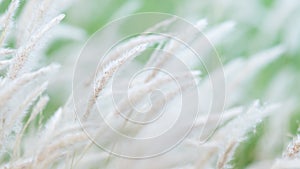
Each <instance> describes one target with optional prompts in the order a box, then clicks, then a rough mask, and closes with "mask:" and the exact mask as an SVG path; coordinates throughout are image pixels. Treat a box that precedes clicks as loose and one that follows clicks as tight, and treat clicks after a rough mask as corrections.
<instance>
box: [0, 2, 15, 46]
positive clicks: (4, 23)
mask: <svg viewBox="0 0 300 169" xmlns="http://www.w3.org/2000/svg"><path fill="white" fill-rule="evenodd" d="M18 6H19V0H12V1H11V3H10V5H9V7H8V10H7V11H6V13H5V14H4V15H3V16H2V18H1V19H0V29H1V33H0V46H2V44H3V43H4V42H5V41H6V38H7V36H8V33H9V31H10V29H11V27H12V24H13V17H14V15H15V13H16V10H17V9H18Z"/></svg>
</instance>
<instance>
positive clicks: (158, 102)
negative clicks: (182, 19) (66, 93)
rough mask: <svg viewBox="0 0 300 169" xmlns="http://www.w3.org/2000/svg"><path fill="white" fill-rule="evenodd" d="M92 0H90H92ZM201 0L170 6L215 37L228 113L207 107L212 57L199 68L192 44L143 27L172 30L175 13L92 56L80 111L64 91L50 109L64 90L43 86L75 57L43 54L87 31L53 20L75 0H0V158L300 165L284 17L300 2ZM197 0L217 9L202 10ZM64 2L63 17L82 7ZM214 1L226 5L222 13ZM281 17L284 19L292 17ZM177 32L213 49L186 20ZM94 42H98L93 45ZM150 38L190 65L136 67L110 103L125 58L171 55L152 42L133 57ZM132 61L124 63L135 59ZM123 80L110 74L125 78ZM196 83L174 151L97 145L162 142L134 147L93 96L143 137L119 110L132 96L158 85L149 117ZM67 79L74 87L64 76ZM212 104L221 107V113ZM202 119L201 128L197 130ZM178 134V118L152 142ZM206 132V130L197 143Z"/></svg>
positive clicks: (293, 29) (291, 50)
mask: <svg viewBox="0 0 300 169" xmlns="http://www.w3.org/2000/svg"><path fill="white" fill-rule="evenodd" d="M84 3H86V2H84ZM93 3H95V2H94V1H91V4H93ZM181 3H183V4H181ZM198 3H199V2H198V1H196V0H195V1H194V0H189V1H188V2H185V3H184V2H180V3H179V2H178V4H177V5H178V6H182V7H183V8H186V9H190V10H189V11H188V12H186V13H184V12H185V11H182V10H181V9H180V8H179V7H178V8H177V7H174V11H176V13H179V14H180V13H182V15H185V16H186V17H187V18H190V19H191V20H192V21H194V22H193V23H194V26H195V28H196V29H197V30H199V31H201V32H203V33H204V35H205V37H206V38H207V39H208V40H209V41H210V42H211V43H212V44H214V45H216V48H217V50H218V51H219V53H220V55H221V60H222V62H223V65H224V67H223V68H222V69H223V71H222V73H223V74H224V78H225V79H224V80H225V84H226V85H225V86H224V87H225V89H224V90H225V91H226V93H225V94H226V95H225V96H224V97H225V98H226V100H225V101H224V102H225V103H224V105H225V106H224V108H225V110H224V112H217V114H213V115H210V116H209V118H208V115H207V113H206V112H207V109H208V108H207V107H206V106H207V105H210V104H212V103H210V102H209V100H210V99H211V97H213V96H212V95H211V93H212V92H213V91H212V89H211V88H210V85H209V83H210V82H211V76H212V77H214V76H218V75H219V73H220V72H219V70H218V69H215V70H214V68H215V67H214V66H212V70H211V72H210V73H211V74H206V73H205V72H203V70H201V71H202V72H201V71H200V70H199V69H198V67H199V63H198V62H196V61H195V60H192V58H190V57H189V53H188V51H186V50H185V49H184V48H182V46H181V45H180V44H178V43H177V42H176V41H174V40H172V39H169V38H166V37H162V36H157V35H156V34H151V33H150V34H149V33H147V32H154V31H157V30H165V29H168V28H169V27H171V26H172V24H173V22H175V19H174V18H171V19H168V20H164V21H162V22H159V23H156V25H152V27H150V28H147V29H145V30H144V31H145V33H143V34H141V35H140V36H136V37H131V38H129V39H126V40H125V41H123V42H122V43H120V44H119V46H118V47H117V49H114V50H112V52H110V53H109V54H108V56H107V57H106V58H105V59H104V60H103V62H102V64H100V67H99V68H98V70H97V73H96V75H95V77H94V78H95V80H94V81H93V80H91V79H90V78H91V77H88V78H87V79H85V80H87V81H83V84H82V91H83V93H80V94H82V98H87V99H85V100H80V101H82V102H80V105H79V107H80V109H82V112H83V114H82V116H81V117H80V116H78V115H77V116H76V113H75V112H76V111H78V110H76V109H75V107H76V106H74V104H75V103H74V100H73V99H72V96H70V97H69V98H68V99H66V101H65V103H62V104H61V105H60V106H59V107H58V108H56V107H55V109H56V110H55V111H53V112H51V111H49V110H46V107H47V104H48V103H51V102H52V101H53V99H55V98H57V96H60V93H59V90H57V91H55V90H54V91H51V92H52V94H54V95H56V97H55V96H54V97H49V96H48V94H49V93H50V92H49V91H47V90H51V87H48V86H49V83H51V82H53V81H56V82H59V81H63V82H66V80H61V79H60V78H63V79H67V80H68V79H70V76H72V75H71V73H70V74H67V73H66V72H68V71H65V70H66V69H69V68H70V67H72V66H73V65H70V64H73V63H74V61H73V62H70V63H66V62H68V61H69V60H68V59H70V58H72V59H73V60H75V57H73V56H70V57H66V58H64V59H63V60H64V62H62V63H61V64H62V66H60V65H59V64H57V63H49V64H48V63H47V61H45V60H46V58H47V55H50V54H49V51H48V50H49V48H50V47H51V45H53V44H55V43H58V42H55V40H56V39H57V38H65V39H76V40H78V39H79V40H85V36H84V35H83V34H84V33H82V31H81V30H79V29H78V28H75V27H74V26H71V25H68V23H69V24H71V23H72V22H74V21H72V18H70V19H69V21H68V22H65V23H61V22H62V21H63V20H64V18H65V14H63V12H64V11H65V10H66V9H67V8H68V7H69V6H71V5H72V3H71V1H69V0H65V1H59V0H52V1H49V0H42V1H36V0H28V1H20V0H11V1H3V2H1V0H0V5H3V6H5V4H6V5H7V8H5V10H4V11H3V13H1V16H0V168H1V169H24V168H34V169H40V168H91V169H92V168H131V169H134V168H136V169H141V168H142V169H147V168H149V169H150V168H163V169H165V168H166V169H178V168H185V169H192V168H195V169H196V168H197V169H199V168H203V169H210V168H216V169H225V168H249V169H261V168H274V169H275V168H276V169H277V168H278V169H280V168H300V139H299V138H300V136H299V135H297V133H298V130H297V129H298V122H297V119H298V118H299V114H297V112H298V111H299V107H298V105H297V103H298V101H299V99H300V98H299V96H298V95H297V94H299V93H298V91H297V84H298V80H297V79H295V78H297V77H298V76H297V75H298V74H299V63H300V62H299V59H298V58H297V56H298V55H299V53H300V50H299V48H298V46H297V44H298V41H299V40H298V39H300V38H299V37H300V36H299V35H300V31H299V30H298V29H297V26H299V24H296V23H292V22H293V21H294V20H295V21H297V16H299V14H298V13H299V12H298V11H297V9H298V10H299V9H300V6H299V5H298V4H299V3H298V2H297V1H295V0H287V1H283V0H277V1H275V0H274V1H258V0H254V1H251V2H237V1H235V2H234V1H232V0H223V1H220V2H218V1H203V2H202V4H201V3H200V4H198ZM76 4H77V3H76ZM76 4H75V5H74V9H80V4H81V2H80V1H78V4H79V5H78V4H77V6H76ZM123 6H125V7H127V8H128V10H129V11H127V12H133V11H138V9H139V8H142V7H141V4H140V3H138V2H136V1H132V2H128V3H125V4H123ZM175 6H176V5H175ZM116 8H117V7H116ZM248 8H249V9H248ZM205 9H211V10H215V12H207V11H206V10H205ZM246 9H248V10H246ZM250 9H255V10H257V14H256V15H254V13H253V12H251V11H250V12H249V10H250ZM72 10H73V9H72V8H70V10H69V12H68V13H67V16H68V14H70V17H72V16H73V19H75V20H76V17H78V14H74V11H72ZM119 10H120V11H121V12H120V14H119V15H122V8H121V9H119ZM219 11H223V12H225V14H224V15H222V14H219V13H218V12H219ZM279 11H282V12H279ZM86 12H88V11H86ZM123 12H124V10H123ZM125 12H126V10H125ZM78 13H79V15H80V12H78ZM115 13H116V15H115V17H118V13H117V12H115ZM197 13H199V15H201V16H200V17H203V16H205V17H206V18H207V19H200V20H199V21H195V18H199V16H198V15H197ZM84 15H89V14H84ZM252 15H254V16H252ZM287 18H292V19H291V21H289V20H288V19H287ZM77 19H80V17H78V18H77ZM91 20H92V18H91ZM82 22H84V20H83V21H82ZM207 22H208V23H210V24H208V23H207ZM73 24H74V23H73ZM141 24H143V23H141ZM294 24H295V25H296V26H294ZM83 27H84V26H83ZM177 31H178V32H176V33H178V34H179V36H181V37H182V38H183V39H184V40H186V41H194V42H195V43H196V45H195V46H197V47H199V48H200V50H201V51H202V52H203V54H205V55H207V57H206V58H204V59H206V60H210V56H211V53H210V52H211V51H212V48H211V46H207V45H205V43H201V42H203V39H201V37H200V40H199V39H198V40H197V38H199V37H197V35H199V34H197V33H195V32H193V31H189V30H188V31H187V30H177ZM245 32H246V33H245ZM65 34H68V35H65ZM120 34H121V33H120ZM116 36H117V35H116ZM297 37H298V39H297ZM112 38H113V37H112ZM195 39H196V40H195ZM197 42H199V45H197ZM65 44H67V43H65ZM97 45H98V44H97ZM97 45H95V46H94V47H95V48H97ZM66 46H67V45H66ZM77 48H78V46H77V45H74V46H72V45H70V46H68V47H66V48H56V49H57V50H61V51H60V52H57V53H56V55H58V54H59V55H60V56H59V57H63V56H67V55H71V54H73V53H74V51H77V50H78V49H77ZM148 48H154V49H159V50H164V51H167V52H170V53H172V52H174V53H176V54H178V55H179V56H180V57H181V60H180V61H181V62H183V63H185V64H186V65H188V66H190V67H191V72H188V73H187V72H184V71H183V72H179V73H177V74H175V75H173V77H172V78H170V77H168V76H165V75H163V74H161V73H160V72H158V71H156V70H151V71H150V72H148V73H146V74H142V76H141V77H139V79H138V81H134V83H133V84H131V86H130V88H129V89H128V93H129V94H128V97H129V101H130V102H128V100H127V99H124V98H118V99H120V102H118V107H117V110H116V109H115V107H113V106H112V104H111V103H110V101H109V100H108V99H106V96H110V95H113V94H114V93H113V92H118V91H111V89H110V87H109V86H110V83H111V81H112V77H113V76H114V75H115V74H117V73H118V72H119V71H120V70H121V71H124V70H123V68H128V67H126V65H127V64H128V63H133V65H134V66H136V67H155V68H165V67H168V66H170V65H172V64H174V63H173V61H174V58H172V55H169V54H166V53H160V52H157V51H154V52H150V54H149V59H147V60H146V61H139V60H138V59H137V57H138V56H140V55H142V54H143V53H144V52H145V51H146V50H147V49H148ZM91 53H92V52H91ZM61 55H63V56H61ZM240 55H246V56H245V57H240ZM52 57H54V56H52ZM54 58H55V57H54ZM50 60H51V59H50ZM128 69H129V70H128V71H131V67H129V68H128ZM60 72H64V73H66V75H63V76H59V74H62V73H60ZM124 72H125V71H124ZM200 77H201V78H200ZM174 79H176V80H177V81H180V83H181V85H182V86H183V89H184V90H182V89H178V88H176V87H174V85H172V81H173V80H174ZM262 79H263V80H262ZM121 80H124V79H121ZM121 80H120V82H118V83H120V84H121V82H122V81H121ZM126 80H128V79H125V81H126ZM93 82H94V83H93ZM68 84H70V83H68V82H66V83H65V84H63V85H61V86H68ZM194 84H196V90H197V91H199V93H200V94H201V97H200V99H199V102H200V103H196V104H200V105H201V106H202V107H201V108H200V112H199V115H198V116H197V117H196V119H195V122H194V124H193V125H192V130H191V132H190V134H189V136H188V137H186V138H185V139H184V140H183V141H182V142H181V143H180V144H178V145H177V146H176V147H174V148H173V149H172V150H170V151H168V152H167V153H165V154H162V155H159V156H155V157H152V158H145V159H143V160H135V159H130V158H122V157H117V156H115V155H112V154H110V153H109V152H106V151H104V150H102V149H100V148H99V147H98V146H97V145H96V144H95V140H98V141H99V140H100V142H101V143H103V144H104V145H105V146H106V147H109V148H110V150H111V153H113V152H114V151H117V150H120V152H122V151H125V152H126V151H131V154H136V155H143V154H144V153H145V154H147V153H149V152H152V150H156V149H155V147H159V146H160V145H153V146H149V147H144V146H143V144H138V145H134V144H133V143H131V142H128V141H127V140H125V139H122V138H121V137H116V136H115V135H113V134H111V130H110V128H107V127H106V126H103V125H102V124H99V121H97V116H98V115H99V114H98V113H97V106H99V105H97V104H98V103H99V104H104V105H105V106H103V107H104V108H105V110H104V112H105V119H106V120H107V121H108V122H109V123H110V124H111V125H112V127H114V128H115V129H118V130H120V131H121V132H122V133H123V134H124V133H125V134H128V136H131V137H139V136H141V135H142V136H144V135H147V134H148V133H151V131H149V130H151V128H148V127H147V126H144V125H136V124H131V123H130V122H128V119H127V120H124V119H121V118H120V116H121V115H124V114H125V115H126V116H128V117H131V116H132V113H133V112H134V111H135V110H134V108H133V107H132V105H131V104H132V103H134V104H137V105H140V104H141V105H142V104H143V103H144V102H147V101H146V100H145V99H144V98H145V97H146V96H148V94H149V93H153V92H154V91H155V90H156V89H162V90H165V91H166V94H165V95H164V96H165V97H164V98H163V99H161V98H159V97H153V103H152V104H153V107H152V109H151V110H149V111H147V113H148V114H147V115H146V116H144V118H146V120H148V119H151V116H152V115H153V114H157V113H159V112H160V111H162V109H163V108H164V106H165V105H167V108H168V109H167V110H169V111H171V112H176V110H177V109H180V105H178V104H177V103H178V102H177V101H178V98H180V95H182V94H184V95H185V94H187V96H190V95H189V94H190V93H189V91H191V90H193V89H194V87H195V86H194ZM57 85H59V84H57ZM54 86H55V85H54ZM68 88H71V84H70V86H68ZM287 88H289V89H291V90H293V89H294V90H296V91H290V90H289V89H287ZM85 91H88V92H86V93H85ZM192 96H193V95H191V97H192ZM257 99H259V100H257ZM193 100H196V99H194V98H191V101H190V104H191V105H192V104H194V103H193ZM77 104H78V103H77ZM186 110H189V109H186ZM180 113H187V114H189V113H188V112H180ZM218 113H222V118H221V119H220V116H219V115H220V114H218ZM187 119H189V118H187ZM144 120H145V119H144ZM164 120H165V121H163V122H162V123H158V124H157V126H154V127H155V128H163V127H165V125H167V124H169V123H171V122H172V119H168V118H165V119H164ZM79 121H80V122H79ZM103 123H104V122H103ZM190 123H191V121H189V120H183V125H190ZM216 124H218V126H217V128H215V125H216ZM203 127H204V128H207V130H201V129H202V128H203ZM289 128H290V129H289ZM83 129H84V130H83ZM86 131H89V132H90V133H89V134H92V136H93V137H94V138H95V140H92V139H91V138H90V135H87V133H86ZM212 131H213V134H212ZM290 133H292V136H291V137H289V135H290ZM182 134H183V132H182V131H181V130H180V128H179V130H178V133H177V135H176V133H175V135H174V138H168V139H170V140H160V141H161V142H158V144H161V145H163V144H166V143H169V142H172V139H177V137H179V136H180V135H182ZM202 137H205V138H207V139H205V143H203V139H202ZM249 154H251V155H249Z"/></svg>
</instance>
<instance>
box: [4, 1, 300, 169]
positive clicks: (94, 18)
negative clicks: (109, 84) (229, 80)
mask: <svg viewBox="0 0 300 169" xmlns="http://www.w3.org/2000/svg"><path fill="white" fill-rule="evenodd" d="M8 4H9V0H4V2H3V3H2V4H1V6H0V12H1V13H2V12H3V11H4V9H5V8H6V7H7V5H8ZM21 6H22V4H21ZM139 12H162V13H170V14H174V15H178V16H180V17H183V18H185V19H187V20H188V21H190V22H195V21H197V20H199V19H203V18H206V19H207V21H208V27H211V28H213V27H214V26H216V25H218V24H219V23H222V22H224V21H233V22H235V27H234V29H233V30H232V31H230V32H229V33H228V34H227V36H226V37H225V38H223V39H222V41H221V42H220V43H218V44H215V45H216V49H217V51H218V52H219V54H220V57H221V59H222V61H223V63H224V64H226V63H228V62H230V61H232V60H234V59H237V58H249V57H251V56H253V55H254V54H256V53H258V52H260V51H262V50H265V49H268V48H271V47H274V46H278V45H283V46H284V48H285V49H286V50H285V52H284V54H283V55H282V56H281V57H280V58H279V59H276V60H275V61H273V62H272V63H270V64H269V65H267V66H266V67H265V68H264V69H263V70H262V71H261V72H260V73H259V74H257V76H255V77H254V78H252V79H251V81H249V83H247V85H245V88H244V90H243V93H240V94H242V95H243V97H242V99H241V100H239V104H240V105H243V104H248V103H249V102H251V101H253V100H255V99H260V100H261V101H262V102H271V103H281V104H282V105H284V106H282V108H283V109H282V110H278V112H276V113H281V115H279V116H278V115H276V116H275V115H274V117H273V116H271V117H270V118H268V119H267V120H266V121H265V122H263V123H262V124H260V125H259V126H258V128H257V130H256V132H255V133H249V139H248V140H247V141H245V142H244V143H242V144H241V145H240V146H239V147H238V150H237V155H236V156H235V160H234V162H233V163H234V166H235V167H236V168H244V167H245V166H247V164H248V163H250V162H252V161H255V160H257V159H273V158H276V157H278V156H280V155H281V152H282V150H283V149H284V147H285V143H286V140H290V137H289V135H295V134H296V133H297V128H298V127H299V119H300V105H299V104H298V103H299V101H300V97H299V96H300V90H299V86H300V47H299V44H300V1H299V0H248V1H236V0H186V1H175V0H128V1H124V0H88V1H87V0H74V3H73V4H72V5H71V6H70V7H69V9H68V10H67V11H66V18H65V19H64V21H63V22H64V23H67V24H69V25H72V26H74V27H76V30H74V32H75V33H74V34H72V35H71V38H70V37H66V38H59V39H57V40H55V41H54V42H53V43H52V44H51V45H50V46H49V47H47V49H46V58H45V60H44V62H45V63H49V62H52V61H55V62H58V63H60V64H62V65H63V70H64V71H62V74H61V77H60V80H58V81H54V82H52V85H51V86H50V89H49V94H50V97H51V100H50V103H49V105H48V106H47V109H46V111H45V115H47V114H51V113H52V112H53V111H54V110H55V109H57V108H58V107H59V106H61V105H62V104H63V103H64V102H65V101H66V99H67V98H68V96H69V94H70V93H71V88H70V86H71V76H70V75H71V74H72V68H73V67H72V66H73V65H74V63H75V58H76V57H77V55H78V52H79V51H80V48H81V47H82V46H83V44H84V42H85V41H86V40H87V38H88V37H89V36H91V35H92V34H93V33H94V32H95V31H97V30H98V29H99V28H101V27H102V26H104V25H105V24H107V23H108V22H110V21H112V20H114V19H118V18H120V17H123V16H126V15H129V14H133V13H139ZM145 22H146V21H145ZM140 24H143V23H140ZM72 36H73V37H72ZM9 45H11V46H13V45H14V44H13V43H12V44H9ZM70 49H72V50H70ZM64 74H68V76H64ZM244 76H247V74H245V75H244ZM276 125H278V126H280V127H277V128H276ZM274 126H275V128H272V127H274ZM272 129H273V130H272ZM270 132H273V133H271V135H272V134H273V135H276V137H275V138H273V139H272V141H270V142H271V143H270V145H269V146H270V147H269V148H266V149H267V150H265V151H264V152H263V150H262V149H260V142H261V140H264V138H265V137H269V136H266V135H268V134H269V133H270ZM269 135H270V134H269ZM274 139H275V140H274ZM266 151H271V152H269V153H266Z"/></svg>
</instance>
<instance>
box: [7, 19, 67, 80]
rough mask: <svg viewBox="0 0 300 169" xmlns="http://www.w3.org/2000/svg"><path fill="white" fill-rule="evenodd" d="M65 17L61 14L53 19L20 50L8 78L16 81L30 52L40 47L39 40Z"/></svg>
mask: <svg viewBox="0 0 300 169" xmlns="http://www.w3.org/2000/svg"><path fill="white" fill-rule="evenodd" d="M64 17H65V15H64V14H61V15H59V16H57V17H55V18H54V19H52V20H51V21H50V22H49V23H47V24H46V25H44V26H43V27H42V28H41V29H40V30H39V31H37V32H36V33H35V34H34V35H33V36H32V37H31V38H30V40H29V41H28V43H27V44H26V45H25V46H24V47H22V48H20V49H19V50H18V51H17V53H16V57H15V58H14V63H13V64H12V66H11V67H10V68H9V71H8V77H9V78H10V79H15V78H16V77H17V76H18V74H19V72H20V71H21V69H22V68H23V66H24V64H25V63H26V62H27V60H28V57H29V54H30V52H32V50H33V49H34V48H35V46H36V45H38V42H39V40H40V39H41V38H42V37H43V36H44V34H45V33H46V32H47V31H49V30H50V29H51V28H52V27H53V26H55V25H57V24H58V23H59V22H60V21H61V20H62V19H63V18H64Z"/></svg>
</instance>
